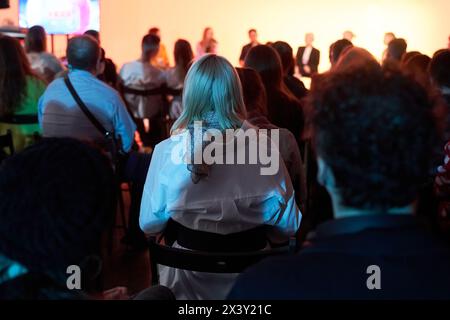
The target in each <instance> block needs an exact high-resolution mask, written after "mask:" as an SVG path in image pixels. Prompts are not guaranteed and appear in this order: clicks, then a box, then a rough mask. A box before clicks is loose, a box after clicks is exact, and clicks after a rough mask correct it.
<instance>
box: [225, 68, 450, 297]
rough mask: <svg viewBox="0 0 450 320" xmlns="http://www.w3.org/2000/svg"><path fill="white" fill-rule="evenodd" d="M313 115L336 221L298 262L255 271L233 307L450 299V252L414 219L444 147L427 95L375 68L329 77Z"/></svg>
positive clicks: (275, 262) (291, 259) (277, 261)
mask: <svg viewBox="0 0 450 320" xmlns="http://www.w3.org/2000/svg"><path fill="white" fill-rule="evenodd" d="M311 107H312V108H311V109H312V110H313V112H312V114H311V117H312V124H313V130H314V142H315V148H316V152H317V157H318V162H319V172H318V180H319V182H320V183H321V184H322V185H324V186H325V188H326V189H327V191H328V193H329V194H330V196H331V198H332V203H333V211H334V217H335V219H334V220H332V221H328V222H325V223H323V224H321V225H319V226H318V228H317V229H316V230H315V232H314V234H313V235H311V237H310V239H309V241H308V242H307V244H306V245H305V247H304V248H303V249H302V250H301V251H300V252H299V253H298V254H296V255H293V256H286V257H279V258H273V259H267V260H265V261H263V262H262V263H260V264H258V265H256V266H254V267H251V268H250V269H249V270H248V271H247V272H246V273H244V274H242V275H241V276H240V277H239V278H238V279H237V282H236V284H235V286H234V288H233V290H232V291H231V293H230V295H229V298H230V299H306V300H308V299H441V298H445V299H448V298H450V273H449V272H448V270H449V268H450V251H449V248H448V246H447V245H446V244H444V243H441V241H440V240H439V239H438V238H436V237H435V236H434V235H433V234H432V233H431V232H429V231H428V229H427V228H426V227H425V226H424V225H423V223H422V221H420V219H419V218H418V217H416V216H415V212H414V202H415V200H416V198H417V194H418V190H419V188H420V185H421V184H422V183H423V181H425V179H426V177H427V173H428V172H429V168H430V165H431V161H430V159H429V157H430V155H431V154H432V150H433V148H434V144H435V141H437V137H436V135H437V134H436V129H435V121H434V119H433V117H432V115H431V114H430V110H431V109H432V105H431V102H430V101H429V99H428V96H427V93H426V92H425V91H424V89H423V88H422V87H421V86H420V85H419V84H418V83H416V82H414V81H413V80H411V79H409V78H408V77H406V76H404V75H402V74H401V73H399V72H397V71H393V70H383V69H382V68H381V67H380V66H379V65H376V64H371V65H370V64H369V65H366V66H360V67H358V68H356V69H355V68H347V69H344V70H342V71H340V72H331V73H330V74H328V75H326V76H324V79H323V80H322V81H320V84H318V85H317V86H315V87H314V88H313V91H312V92H311ZM261 279H264V280H261Z"/></svg>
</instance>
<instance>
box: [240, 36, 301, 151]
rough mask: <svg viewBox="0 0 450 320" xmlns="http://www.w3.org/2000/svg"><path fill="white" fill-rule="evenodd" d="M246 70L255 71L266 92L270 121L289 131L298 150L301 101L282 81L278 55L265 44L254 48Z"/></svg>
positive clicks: (246, 62)
mask: <svg viewBox="0 0 450 320" xmlns="http://www.w3.org/2000/svg"><path fill="white" fill-rule="evenodd" d="M245 67H246V68H251V69H253V70H255V71H257V72H258V73H259V75H260V76H261V79H262V81H263V83H264V88H265V89H266V93H267V109H268V111H269V113H268V115H269V116H268V119H269V121H270V122H271V123H273V124H274V125H276V126H277V127H280V128H286V129H288V130H289V131H291V132H292V134H293V135H294V136H295V139H296V140H297V143H298V145H299V147H300V149H301V148H302V147H301V145H302V142H301V141H302V139H301V137H302V132H303V127H304V117H303V109H302V105H301V103H300V101H299V100H298V99H297V98H296V97H295V96H294V95H293V94H292V93H291V91H289V89H288V88H287V86H286V85H285V83H284V81H283V78H284V77H283V67H282V65H281V59H280V56H279V55H278V53H277V52H276V51H275V49H274V48H272V47H270V46H267V45H259V46H256V47H254V48H252V49H250V52H249V53H248V54H247V57H246V58H245Z"/></svg>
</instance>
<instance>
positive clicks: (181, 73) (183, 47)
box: [166, 39, 194, 120]
mask: <svg viewBox="0 0 450 320" xmlns="http://www.w3.org/2000/svg"><path fill="white" fill-rule="evenodd" d="M173 54H174V58H175V67H173V68H170V69H169V70H167V71H166V78H167V87H169V88H170V89H174V90H182V89H183V85H184V78H185V77H186V74H187V72H188V70H189V67H190V65H191V62H192V60H193V59H194V53H193V52H192V48H191V44H190V43H189V42H188V41H186V40H183V39H179V40H177V42H175V48H174V53H173ZM182 110H183V109H182V105H181V94H179V95H174V96H172V99H171V102H170V110H169V115H170V118H171V119H173V120H176V119H178V117H179V116H180V115H181V111H182Z"/></svg>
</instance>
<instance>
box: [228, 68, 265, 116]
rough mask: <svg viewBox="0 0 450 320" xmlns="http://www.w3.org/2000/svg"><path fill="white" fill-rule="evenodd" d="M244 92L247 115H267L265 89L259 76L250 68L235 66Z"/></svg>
mask: <svg viewBox="0 0 450 320" xmlns="http://www.w3.org/2000/svg"><path fill="white" fill-rule="evenodd" d="M236 70H237V72H238V74H239V79H240V80H241V83H242V90H243V92H244V102H245V107H246V109H247V112H248V114H249V116H251V114H256V115H263V116H267V115H268V111H267V97H266V89H265V88H264V84H263V82H262V79H261V76H260V75H259V74H258V72H256V71H255V70H253V69H250V68H236Z"/></svg>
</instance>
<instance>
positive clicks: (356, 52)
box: [332, 47, 378, 71]
mask: <svg viewBox="0 0 450 320" xmlns="http://www.w3.org/2000/svg"><path fill="white" fill-rule="evenodd" d="M367 64H374V65H378V62H377V60H376V59H375V57H374V56H373V55H372V54H371V53H370V52H369V51H367V50H366V49H363V48H358V47H347V49H346V50H344V52H343V53H342V54H341V56H340V57H339V60H338V61H337V62H336V64H335V65H334V66H333V69H332V70H336V71H337V70H343V69H346V68H350V67H355V66H363V65H367Z"/></svg>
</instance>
